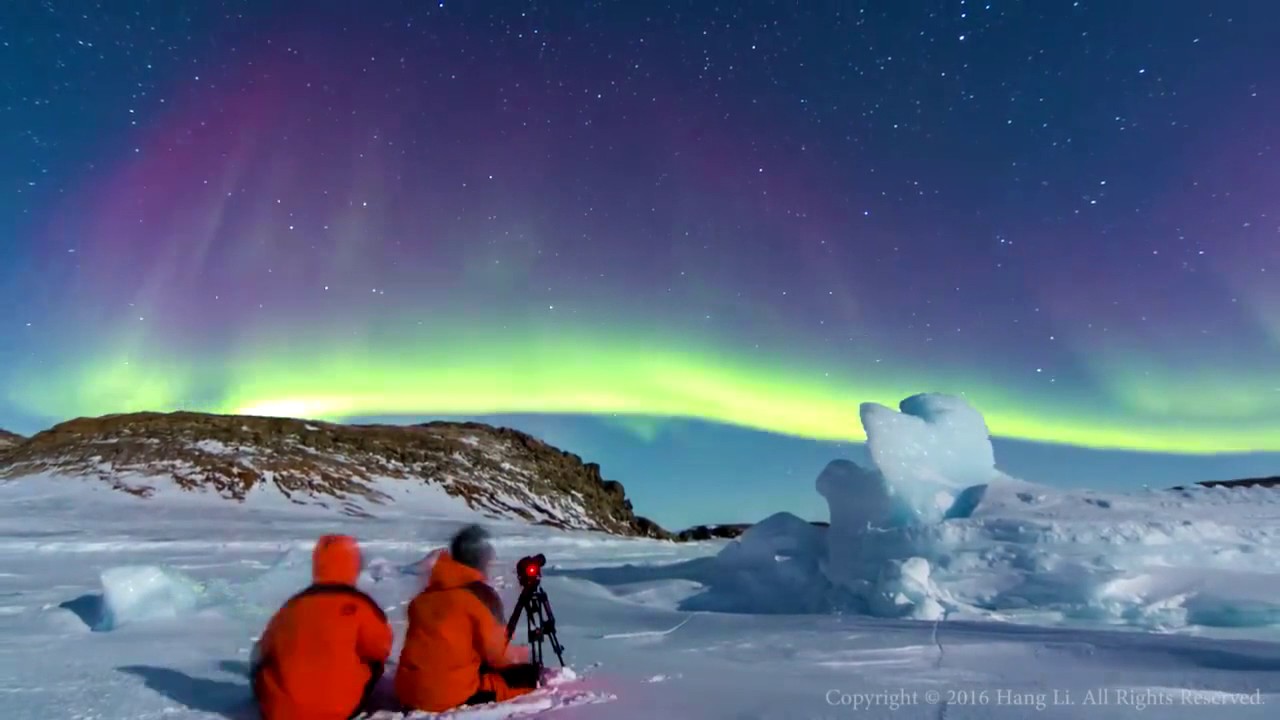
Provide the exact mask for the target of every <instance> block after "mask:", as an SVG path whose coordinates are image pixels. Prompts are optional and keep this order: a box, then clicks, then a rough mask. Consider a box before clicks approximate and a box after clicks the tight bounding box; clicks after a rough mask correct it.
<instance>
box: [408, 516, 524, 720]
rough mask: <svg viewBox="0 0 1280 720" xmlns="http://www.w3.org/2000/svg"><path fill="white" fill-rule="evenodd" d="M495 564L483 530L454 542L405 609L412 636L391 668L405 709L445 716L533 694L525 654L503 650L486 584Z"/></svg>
mask: <svg viewBox="0 0 1280 720" xmlns="http://www.w3.org/2000/svg"><path fill="white" fill-rule="evenodd" d="M491 560H492V549H491V548H489V547H488V543H487V542H486V541H485V536H484V533H483V531H482V530H480V529H479V528H476V527H474V526H473V527H471V528H467V529H465V530H463V531H462V532H461V533H459V534H458V536H457V537H455V538H454V542H453V543H451V545H450V549H449V552H446V553H441V554H440V556H439V557H438V558H437V559H436V561H435V565H434V566H433V567H432V570H431V579H430V581H429V582H428V584H427V588H426V589H425V590H423V591H422V593H420V594H419V595H418V596H417V597H416V598H414V599H413V601H412V602H411V603H410V604H409V612H408V615H409V629H408V632H407V633H406V634H405V640H404V648H403V649H402V650H401V653H400V663H399V666H398V667H397V668H396V683H395V685H396V696H397V698H398V699H399V701H400V703H401V704H403V705H404V706H405V707H407V708H412V709H414V710H424V711H427V712H442V711H444V710H448V709H450V708H454V707H458V706H459V705H464V704H475V703H480V702H495V701H503V700H508V699H511V698H513V697H517V696H519V695H523V694H524V693H527V692H529V691H530V690H532V689H533V688H535V687H536V686H537V682H538V673H537V668H535V667H534V666H533V665H527V664H524V662H525V661H526V660H527V658H528V648H527V647H517V646H508V643H507V635H506V628H505V626H504V623H505V619H504V618H503V617H502V602H501V600H500V599H499V598H498V595H497V593H496V592H494V591H493V588H491V587H489V585H488V584H487V583H486V582H485V574H484V568H485V567H487V565H488V563H489V562H490V561H491Z"/></svg>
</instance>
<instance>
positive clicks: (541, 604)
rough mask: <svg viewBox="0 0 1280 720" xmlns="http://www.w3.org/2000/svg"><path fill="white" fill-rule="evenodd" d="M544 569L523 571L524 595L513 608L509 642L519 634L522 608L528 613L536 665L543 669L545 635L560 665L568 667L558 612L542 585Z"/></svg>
mask: <svg viewBox="0 0 1280 720" xmlns="http://www.w3.org/2000/svg"><path fill="white" fill-rule="evenodd" d="M540 580H541V573H538V574H537V575H533V574H531V573H521V574H520V585H521V586H522V589H521V591H520V599H519V600H517V601H516V607H515V610H513V611H512V612H511V619H510V620H508V621H507V642H510V641H511V638H512V637H513V636H514V635H515V632H516V624H517V623H518V622H519V621H520V614H521V612H523V613H524V616H525V626H526V627H527V628H528V633H529V655H530V660H531V661H532V662H533V664H534V666H536V667H537V668H538V671H539V672H541V671H542V668H543V664H542V641H543V639H546V640H550V641H551V649H552V650H553V651H554V652H555V654H556V658H557V659H558V660H560V666H561V667H564V646H563V645H561V644H560V638H559V637H557V636H556V616H555V613H553V612H551V600H549V599H548V598H547V591H546V590H543V589H542V583H541V582H540Z"/></svg>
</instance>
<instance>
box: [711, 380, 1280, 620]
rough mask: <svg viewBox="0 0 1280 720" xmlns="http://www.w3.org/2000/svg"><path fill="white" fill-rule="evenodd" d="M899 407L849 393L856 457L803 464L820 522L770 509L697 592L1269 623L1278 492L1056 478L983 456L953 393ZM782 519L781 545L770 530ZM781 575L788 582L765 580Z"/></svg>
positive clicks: (979, 425)
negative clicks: (822, 525) (1081, 486)
mask: <svg viewBox="0 0 1280 720" xmlns="http://www.w3.org/2000/svg"><path fill="white" fill-rule="evenodd" d="M900 408H901V412H900V413H899V412H895V411H893V410H891V409H889V408H886V407H883V406H880V405H874V404H866V405H864V406H863V407H862V413H861V415H862V421H863V425H864V429H865V430H866V434H867V445H868V455H869V457H870V459H871V462H870V463H869V466H863V465H860V464H858V463H856V462H852V461H849V460H835V461H833V462H831V463H830V464H828V465H827V467H826V468H825V469H824V470H823V471H822V473H821V474H820V475H819V476H818V479H817V490H818V492H819V493H820V494H821V495H822V496H823V497H824V498H826V500H827V505H828V508H829V510H830V527H829V528H827V529H826V530H825V532H823V531H822V530H821V529H817V528H813V527H812V526H810V525H808V524H807V523H804V522H803V521H800V520H799V519H798V518H797V519H796V520H795V521H794V522H790V521H789V522H785V523H783V522H779V521H777V520H775V519H774V518H770V522H768V523H767V530H765V531H763V532H762V533H759V534H753V533H751V532H748V533H747V534H745V535H744V536H743V537H742V538H740V539H739V540H738V541H735V542H734V543H731V544H730V545H729V546H728V547H727V548H726V549H725V550H724V551H723V552H722V553H721V555H720V556H719V557H718V558H717V559H716V561H715V563H714V567H713V568H712V569H711V570H710V571H708V573H707V577H708V578H709V580H708V586H709V590H708V594H709V595H711V596H713V598H714V597H716V596H718V597H719V598H720V600H719V601H718V603H717V602H716V601H715V600H714V599H713V598H699V599H697V604H699V605H701V606H716V605H717V604H719V605H720V606H724V605H726V604H731V605H732V606H733V608H734V609H737V610H738V611H744V612H778V611H780V608H786V609H787V610H789V611H795V610H797V609H799V608H803V607H809V608H822V609H825V610H836V611H854V612H860V613H867V614H871V615H877V616H883V617H901V618H914V619H921V620H937V619H941V618H944V617H953V618H992V617H997V618H1001V619H1008V620H1026V621H1030V622H1048V623H1063V622H1066V623H1071V622H1082V623H1104V624H1118V625H1130V626H1138V627H1143V628H1147V629H1179V628H1186V627H1193V626H1201V627H1204V626H1214V627H1260V626H1280V527H1278V526H1277V523H1276V522H1275V515H1276V510H1275V507H1276V506H1277V505H1280V492H1277V491H1273V490H1268V489H1264V488H1256V489H1226V488H1214V489H1199V490H1188V491H1158V490H1153V491H1146V492H1144V493H1139V494H1131V495H1124V494H1102V493H1093V492H1081V491H1059V490H1055V489H1052V488H1048V487H1044V486H1039V485H1035V484H1033V483H1027V482H1023V481H1020V480H1017V479H1014V478H1010V477H1008V476H1006V475H1004V474H1003V473H1001V472H1000V471H999V470H997V469H996V467H995V457H994V452H993V450H992V445H991V441H990V438H989V434H988V431H987V427H986V423H985V421H984V420H983V419H982V416H981V415H980V414H979V413H978V412H977V410H975V409H973V408H972V407H970V406H969V405H968V404H967V403H966V402H965V401H964V400H962V399H960V398H957V397H950V396H945V395H937V394H926V395H916V396H913V397H910V398H907V399H906V400H904V401H902V403H901V404H900ZM776 517H777V516H775V518H776ZM790 532H794V533H795V537H794V538H793V541H792V542H791V543H790V544H788V542H787V541H786V540H784V539H783V538H780V537H779V534H785V533H790ZM775 547H790V548H793V549H797V550H796V551H793V552H790V553H789V554H788V555H787V556H786V557H785V563H786V568H787V574H786V575H781V574H780V569H779V567H778V566H779V565H780V563H782V562H783V560H784V558H782V557H781V556H779V557H777V558H773V559H772V560H771V559H770V558H769V557H768V556H769V554H770V553H769V550H770V548H775ZM800 548H803V549H804V550H798V549H800ZM804 552H813V553H815V554H816V556H817V557H816V558H815V559H813V560H812V561H809V560H806V559H805V558H804V557H803V556H802V555H803V553H804ZM748 564H750V565H752V566H754V568H755V570H754V571H752V572H751V573H748V572H747V571H746V570H745V569H744V568H745V567H746V566H747V565H748ZM806 571H811V572H813V573H814V575H815V576H816V577H810V576H804V577H802V576H803V575H804V573H805V572H806ZM727 573H731V575H730V577H732V581H731V582H729V581H726V574H727ZM752 574H754V582H753V581H752V580H751V579H749V576H751V575H752ZM781 581H786V582H787V583H788V584H789V587H790V588H792V589H793V592H790V593H781V592H778V591H777V589H776V584H777V583H778V582H781ZM801 592H803V593H807V594H808V597H807V598H799V597H797V595H798V594H799V593H801ZM752 593H754V594H752ZM729 599H731V600H732V602H731V603H729V601H728V600H729Z"/></svg>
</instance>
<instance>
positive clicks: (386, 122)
mask: <svg viewBox="0 0 1280 720" xmlns="http://www.w3.org/2000/svg"><path fill="white" fill-rule="evenodd" d="M1277 37H1280V5H1277V4H1276V3H1272V2H1268V1H1267V0H1255V1H1253V2H1226V3H1207V2H1206V3H1192V2H1172V3H1170V2H1160V3H1157V2H1104V1H1102V0H1097V1H1094V2H1083V1H1082V2H1071V1H1070V0H1068V1H1066V2H1050V1H1048V0H1046V1H1045V2H1011V1H1009V0H1004V1H992V2H960V1H958V0H957V1H946V2H942V1H932V2H890V1H887V0H886V1H885V2H821V1H817V0H815V1H814V2H792V3H782V2H776V3H775V2H740V3H738V2H726V3H715V2H710V1H709V0H708V1H706V2H702V1H696V2H593V3H581V2H570V1H568V0H565V1H564V2H546V3H535V2H498V1H485V2H480V1H478V0H477V1H474V2H461V1H453V2H443V3H442V2H423V1H416V2H367V3H355V2H345V1H344V2H337V1H331V2H285V1H280V2H269V3H268V2H248V1H246V2H232V1H226V2H215V1H213V0H210V1H209V2H186V3H179V2H168V1H166V2H136V1H135V2H126V1H123V0H122V1H121V2H112V3H103V4H101V5H100V4H99V3H91V2H56V1H53V0H49V1H47V2H35V1H34V0H15V1H14V2H11V3H7V4H6V6H5V9H4V10H2V11H0V67H3V68H4V69H3V70H2V71H0V158H2V159H3V160H2V161H0V307H3V308H5V310H4V311H3V313H0V427H8V428H10V429H14V430H18V431H23V432H32V431H35V430H38V429H41V428H43V427H46V426H47V425H49V424H50V423H52V422H56V421H59V420H62V419H66V418H69V417H73V416H77V415H96V414H104V413H109V412H124V411H134V410H171V409H178V408H187V409H200V410H211V411H219V412H233V411H237V412H253V413H263V414H283V415H294V416H307V417H315V418H327V419H351V418H357V417H358V418H369V417H379V418H410V417H413V418H417V417H428V416H430V417H437V416H467V417H477V416H486V417H487V416H493V415H504V416H518V417H521V418H525V419H526V420H525V424H526V425H529V424H532V426H536V427H541V428H544V429H545V428H547V427H552V426H554V427H555V428H559V430H558V431H548V432H549V433H550V434H551V435H553V436H555V437H566V438H568V439H570V440H572V439H577V440H578V445H577V446H573V447H571V448H570V449H573V450H575V451H578V452H581V453H582V454H584V455H589V454H591V453H592V451H593V450H594V451H595V453H596V454H597V455H599V454H601V453H603V456H598V457H592V459H596V460H599V461H601V462H602V464H603V465H604V466H605V471H606V475H608V474H610V472H609V470H610V461H611V458H614V459H615V467H622V468H623V469H624V470H625V472H624V473H623V474H624V475H626V477H622V478H620V479H622V480H623V481H624V482H625V483H626V484H627V486H628V491H629V492H633V493H634V492H637V491H639V492H640V493H641V495H642V496H643V495H644V493H645V492H646V490H645V488H647V489H648V492H649V493H650V502H651V504H657V503H659V502H660V501H661V500H660V495H661V493H660V492H659V490H658V489H660V488H668V489H669V488H675V487H688V486H689V485H690V483H689V482H686V480H687V479H688V476H689V474H690V473H691V471H690V470H689V469H688V466H687V464H686V465H685V466H683V469H681V468H675V467H673V466H671V463H672V460H671V458H672V457H676V456H679V453H676V452H674V451H671V449H670V448H667V449H664V450H662V451H661V452H659V451H658V450H657V449H656V448H657V444H660V443H661V442H663V441H662V440H661V439H660V438H661V437H666V438H667V441H671V437H672V433H675V436H676V437H680V438H682V442H687V443H692V444H691V445H690V447H698V448H702V450H700V451H699V452H702V453H703V455H697V453H694V454H693V455H690V457H691V458H693V457H702V458H703V459H704V460H705V462H704V464H708V465H715V463H714V462H713V461H712V460H711V458H713V457H715V456H716V455H717V454H719V455H725V454H732V455H734V456H735V457H738V458H742V457H764V456H765V454H768V455H769V457H770V458H771V462H773V463H776V464H777V465H778V467H779V468H783V467H786V468H790V467H793V466H794V467H796V468H798V469H796V470H795V472H796V474H797V478H798V479H796V478H791V479H785V482H789V483H798V484H792V485H786V486H784V485H782V484H781V483H783V482H784V478H780V477H776V476H773V477H764V476H763V475H759V476H751V477H746V476H745V475H743V474H740V473H738V472H736V471H735V473H734V474H733V477H732V478H728V477H727V476H726V477H719V476H723V475H725V473H724V472H719V473H717V472H716V471H714V470H711V471H708V472H706V473H704V474H703V476H705V477H710V478H711V479H708V480H706V482H707V483H709V484H710V485H717V484H718V485H717V486H718V487H722V486H723V484H724V483H725V482H737V483H739V484H743V485H747V486H749V487H751V488H754V489H755V490H756V491H758V492H757V496H758V497H765V496H768V497H769V498H770V500H768V502H770V503H772V505H774V506H777V505H779V504H785V503H782V502H781V501H777V502H775V501H774V500H775V499H776V498H778V497H782V496H785V495H786V494H787V493H788V492H790V493H792V494H796V495H797V496H803V500H802V501H801V500H797V501H796V502H797V503H799V502H803V503H809V502H810V499H809V496H810V495H812V494H813V493H812V478H813V475H814V473H816V472H817V470H818V469H820V468H821V463H820V462H818V460H817V458H819V457H825V456H829V455H831V452H832V450H833V446H832V443H842V442H856V441H858V440H859V439H860V438H861V428H860V426H859V423H858V420H857V408H858V403H859V402H862V401H865V400H874V401H879V402H884V403H887V404H896V402H897V401H898V400H900V399H901V398H903V397H905V396H907V395H910V394H913V393H916V392H921V391H941V392H952V393H963V394H965V395H966V396H967V397H968V398H969V399H970V401H971V402H972V403H973V404H974V405H975V406H977V407H978V408H979V409H980V410H982V411H983V412H984V414H985V415H986V416H987V418H988V422H989V424H990V426H991V429H992V431H993V433H994V434H995V435H996V436H998V438H1000V439H1001V440H1000V442H1002V443H1012V444H1011V445H1008V444H1007V445H1006V446H1005V447H1014V446H1017V447H1021V448H1023V449H1022V450H1018V451H1013V455H1012V456H1009V457H1014V458H1017V457H1022V456H1020V455H1018V452H1022V453H1023V454H1024V455H1026V453H1031V454H1030V455H1026V457H1028V458H1030V457H1031V456H1033V455H1034V456H1035V457H1037V458H1040V459H1039V460H1035V461H1032V460H1027V461H1026V462H1025V463H1023V465H1024V466H1025V467H1019V469H1022V470H1025V471H1026V472H1028V473H1029V474H1031V475H1036V474H1037V473H1036V471H1037V469H1039V470H1042V471H1043V472H1041V473H1039V474H1040V475H1045V474H1048V475H1050V476H1052V477H1053V478H1057V479H1059V480H1060V481H1062V482H1077V483H1080V484H1088V482H1095V483H1102V482H1104V481H1105V482H1120V481H1118V480H1115V479H1114V478H1096V477H1080V478H1075V477H1074V476H1073V477H1072V478H1067V475H1064V474H1063V473H1064V471H1063V465H1064V464H1065V465H1068V466H1069V465H1070V464H1071V463H1072V462H1073V461H1072V458H1073V457H1078V458H1079V459H1080V463H1082V465H1081V467H1088V466H1089V465H1088V463H1089V461H1088V459H1087V458H1090V457H1097V456H1098V453H1099V452H1112V453H1119V454H1113V455H1108V457H1111V458H1121V457H1122V458H1125V462H1124V463H1119V464H1116V463H1114V462H1113V463H1112V464H1113V465H1115V467H1114V468H1112V467H1111V466H1108V468H1109V469H1108V472H1115V473H1120V474H1123V475H1125V476H1126V477H1130V478H1137V477H1144V479H1143V481H1144V482H1145V481H1146V479H1147V478H1146V477H1145V476H1150V475H1152V473H1154V472H1156V471H1155V470H1152V468H1156V467H1159V468H1164V467H1166V466H1177V467H1184V468H1191V467H1194V468H1195V470H1196V472H1201V471H1204V472H1210V473H1212V474H1215V475H1222V476H1232V475H1234V474H1236V473H1237V472H1244V471H1245V470H1246V469H1253V468H1255V467H1261V465H1263V464H1265V463H1262V462H1261V461H1260V460H1259V458H1260V457H1261V458H1264V459H1266V461H1267V462H1270V463H1271V466H1272V467H1274V468H1275V470H1277V471H1280V460H1277V458H1278V457H1280V456H1275V455H1272V456H1269V458H1268V457H1267V456H1262V455H1258V454H1256V453H1258V452H1260V451H1267V452H1276V451H1280V152H1278V150H1280V148H1277V143H1280V120H1277V118H1280V52H1277V50H1276V49H1275V47H1276V38H1277ZM615 416H616V417H615ZM557 417H558V418H561V420H556V419H555V418H557ZM653 418H680V419H681V420H674V421H663V420H655V419H653ZM547 423H551V425H547ZM566 423H567V424H566ZM707 423H710V424H707ZM724 424H728V425H729V426H732V427H725V426H724ZM569 427H573V428H575V429H573V430H572V431H570V430H567V429H566V428H569ZM619 428H621V431H620V432H621V434H617V433H616V432H615V430H618V429H619ZM735 428H736V429H735ZM557 433H558V434H557ZM700 433H701V435H699V434H700ZM708 433H709V434H708ZM690 434H693V435H698V437H692V438H691V436H690ZM606 435H608V437H610V438H612V439H611V440H609V441H607V442H606V441H605V440H601V439H600V438H602V437H604V436H606ZM730 436H732V438H734V439H729V437H730ZM712 437H715V438H718V440H717V442H716V443H712V442H710V440H709V438H712ZM590 438H596V440H591V439H590ZM622 438H627V440H626V441H625V442H624V441H623V439H622ZM811 442H816V443H818V445H816V446H815V447H817V448H820V449H819V450H805V451H804V457H805V460H804V461H803V462H800V463H798V464H795V463H792V462H791V460H790V459H788V457H787V456H786V453H788V452H792V453H794V452H799V451H797V450H795V446H794V443H811ZM628 443H630V444H631V445H630V446H629V445H628ZM646 443H647V444H648V445H647V447H649V448H650V450H649V451H648V455H646V454H645V451H644V450H643V447H646ZM1026 443H1034V444H1035V445H1026ZM1045 443H1048V445H1045ZM1060 446H1068V447H1066V448H1063V447H1060ZM806 447H807V446H806ZM1027 448H1040V449H1039V450H1034V451H1033V450H1028V449H1027ZM1071 448H1077V449H1078V450H1077V451H1074V452H1076V453H1077V454H1076V455H1073V454H1072V451H1070V449H1071ZM854 449H856V448H854ZM1133 451H1140V452H1139V453H1137V454H1135V453H1134V452H1133ZM998 452H1000V451H999V450H998ZM1213 452H1229V453H1233V455H1230V456H1219V457H1218V458H1216V459H1215V461H1214V463H1212V464H1205V463H1206V459H1205V458H1203V457H1196V456H1197V455H1200V456H1203V455H1204V454H1207V453H1213ZM778 453H781V454H782V455H781V456H777V454H778ZM1037 453H1038V454H1037ZM1152 453H1156V454H1152ZM1246 453H1255V454H1253V455H1247V454H1246ZM1170 454H1172V455H1170ZM645 457H648V458H649V459H648V460H645V459H643V458H645ZM794 457H798V456H793V457H792V459H794ZM998 457H1000V456H999V455H998ZM622 458H629V459H625V460H624V459H622ZM1171 458H1172V460H1171ZM1109 462H1110V461H1109ZM664 463H665V464H664ZM815 463H816V464H817V467H813V466H812V465H814V464H815ZM1144 463H1146V464H1144ZM1153 463H1154V464H1153ZM1015 464H1017V462H1015ZM766 466H768V467H769V468H770V470H769V472H771V473H772V472H774V469H773V466H772V465H768V464H767V463H765V464H761V463H748V464H747V465H746V466H744V467H746V468H747V469H746V470H744V471H743V472H745V473H746V474H747V475H750V468H752V467H755V468H756V469H757V473H763V472H764V470H763V469H762V468H764V467H766ZM1126 468H1128V470H1126ZM788 472H790V471H788ZM1159 472H1161V473H1163V472H1164V471H1163V470H1160V471H1159ZM614 474H615V475H617V474H618V473H614ZM1144 474H1145V475H1144ZM646 475H652V476H654V477H652V478H646V477H643V476H646ZM712 476H716V477H712ZM1161 477H1164V475H1161ZM1029 479H1035V478H1029ZM646 483H648V484H647V485H646ZM779 488H781V489H779ZM797 488H798V489H797ZM663 492H665V490H664V491H663ZM708 492H710V491H709V490H708ZM770 493H772V494H771V495H770ZM761 502H765V501H761ZM805 507H808V506H807V505H806V506H805ZM672 512H674V511H672ZM676 514H677V515H679V516H680V517H684V515H683V514H680V513H676Z"/></svg>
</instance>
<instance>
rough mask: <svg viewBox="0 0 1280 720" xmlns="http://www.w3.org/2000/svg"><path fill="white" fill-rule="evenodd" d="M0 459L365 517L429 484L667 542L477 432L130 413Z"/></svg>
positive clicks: (555, 459)
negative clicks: (269, 494) (257, 494)
mask: <svg viewBox="0 0 1280 720" xmlns="http://www.w3.org/2000/svg"><path fill="white" fill-rule="evenodd" d="M13 437H16V438H17V440H18V442H17V443H16V444H14V445H13V446H12V447H9V449H8V450H0V479H6V480H13V479H16V478H21V477H24V476H30V475H36V474H42V475H56V476H63V477H71V478H75V477H79V478H89V479H93V480H97V481H100V482H104V483H107V484H109V485H111V486H112V487H114V488H116V489H118V490H121V491H122V492H128V493H132V494H135V495H139V496H143V497H148V496H151V495H152V494H154V493H155V492H156V491H157V488H158V487H160V486H161V484H162V483H163V482H165V481H167V482H169V483H172V484H175V485H177V486H178V487H180V488H183V489H186V490H193V491H194V490H204V491H210V492H214V493H217V494H218V495H221V496H222V497H224V498H227V499H229V500H236V501H244V500H245V499H246V498H247V497H248V495H249V494H250V493H251V492H252V491H256V490H260V489H262V488H268V489H274V490H276V491H278V492H279V493H280V494H282V495H283V496H284V497H286V498H288V499H289V500H291V501H293V502H295V503H298V504H308V505H316V504H319V505H326V506H330V507H335V508H338V509H340V510H341V511H342V512H344V513H346V514H349V515H357V516H359V515H364V516H368V515H370V514H371V511H373V510H375V509H376V508H377V507H378V506H385V505H388V504H389V503H391V502H393V500H392V497H391V496H390V495H389V494H388V493H387V492H386V491H387V490H389V489H390V487H391V486H390V485H388V483H414V484H426V485H432V486H436V487H438V488H439V489H442V490H443V491H444V492H446V493H448V494H449V495H452V496H454V497H457V498H460V499H462V500H463V501H465V502H466V503H467V505H469V506H470V507H472V508H473V509H476V510H479V511H481V512H485V513H488V514H491V515H495V516H498V517H508V518H523V519H524V520H527V521H530V522H535V523H539V524H546V525H553V526H557V527H562V528H577V529H588V530H600V531H604V532H609V533H614V534H619V535H630V536H644V537H656V538H673V537H674V536H673V535H672V534H671V533H668V532H667V531H666V530H664V529H662V528H661V527H659V526H658V525H656V524H655V523H653V522H651V521H649V520H647V519H645V518H643V517H639V516H637V515H636V514H635V513H634V511H633V509H632V506H631V502H630V501H629V500H627V498H626V493H625V491H624V488H623V487H622V484H621V483H618V482H614V481H609V480H605V479H603V478H602V477H601V476H600V466H599V465H596V464H594V463H584V462H583V461H582V459H581V458H579V457H578V456H577V455H573V454H571V453H568V452H564V451H562V450H559V449H557V448H554V447H552V446H550V445H548V444H546V443H544V442H542V441H541V440H538V439H537V438H534V437H532V436H530V435H527V434H525V433H522V432H519V431H516V430H511V429H507V428H495V427H491V426H488V425H483V424H479V423H446V422H433V423H427V424H422V425H407V426H406V425H338V424H330V423H321V422H310V421H304V420H294V419H288V418H266V417H248V416H230V415H209V414H203V413H191V412H178V413H168V414H163V413H136V414H129V415H108V416H104V417H99V418H81V419H77V420H72V421H69V422H65V423H62V424H60V425H56V426H54V427H52V428H50V429H48V430H45V431H44V432H41V433H37V434H36V435H34V436H32V437H31V438H28V439H25V440H24V439H22V438H20V437H18V436H13Z"/></svg>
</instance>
